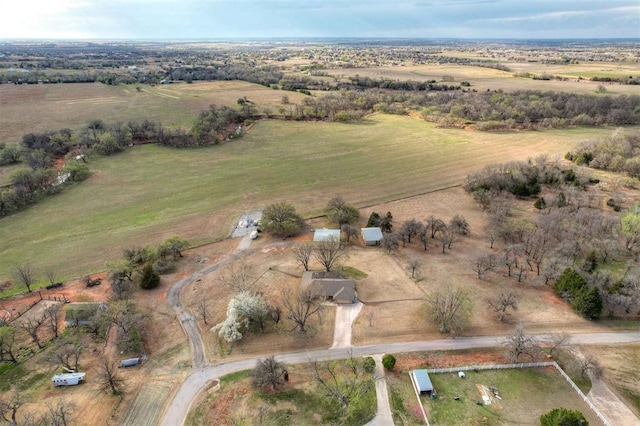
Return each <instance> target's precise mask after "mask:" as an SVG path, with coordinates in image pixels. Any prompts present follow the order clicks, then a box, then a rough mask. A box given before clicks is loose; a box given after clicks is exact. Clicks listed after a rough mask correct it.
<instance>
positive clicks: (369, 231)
mask: <svg viewBox="0 0 640 426" xmlns="http://www.w3.org/2000/svg"><path fill="white" fill-rule="evenodd" d="M361 234H362V240H363V241H364V244H365V245H367V246H377V245H380V242H381V241H382V238H383V237H382V229H380V228H378V227H375V228H362V230H361Z"/></svg>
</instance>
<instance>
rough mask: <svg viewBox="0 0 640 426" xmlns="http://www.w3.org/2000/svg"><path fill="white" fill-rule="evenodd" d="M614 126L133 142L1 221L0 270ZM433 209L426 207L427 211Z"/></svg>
mask: <svg viewBox="0 0 640 426" xmlns="http://www.w3.org/2000/svg"><path fill="white" fill-rule="evenodd" d="M610 132H611V129H606V128H597V129H595V128H594V129H582V128H579V129H570V130H569V129H563V130H553V131H535V132H508V133H482V132H474V131H466V130H459V129H438V128H435V127H434V125H433V124H431V123H427V122H424V121H422V120H415V119H411V118H408V117H404V116H388V115H376V116H373V117H371V118H368V119H366V120H364V121H363V122H361V123H359V124H339V123H325V122H285V121H261V122H258V123H256V124H255V126H254V127H253V128H252V129H251V130H250V131H249V133H248V134H247V135H245V136H244V137H243V138H242V139H240V140H238V141H234V142H229V143H226V144H224V145H219V146H211V147H207V148H199V149H187V150H176V149H171V148H163V147H159V146H155V145H145V146H138V147H134V148H130V149H128V150H127V151H125V152H124V153H121V154H118V155H115V156H113V157H96V158H94V159H92V161H90V164H89V165H90V168H91V170H92V176H91V177H90V178H89V180H87V181H85V182H83V183H80V184H77V185H75V186H72V187H70V188H68V189H66V190H65V191H64V192H63V193H61V194H59V195H55V196H52V197H48V198H46V199H44V200H43V201H41V202H40V203H38V204H36V205H34V206H32V207H29V208H27V209H26V210H24V211H22V212H19V213H17V214H14V215H11V216H8V217H5V218H2V219H0V241H1V242H2V244H0V278H5V277H9V276H10V275H11V270H12V265H14V264H16V263H22V262H29V263H31V264H32V265H33V266H34V268H35V269H36V270H37V271H38V272H39V273H40V275H39V276H40V277H41V278H42V280H43V282H42V284H45V283H44V272H45V271H46V270H49V269H53V270H55V271H57V272H58V276H59V277H60V278H72V277H77V276H80V275H82V274H85V273H88V272H95V271H98V270H101V269H102V268H103V267H104V263H105V261H108V260H114V259H117V258H119V257H120V256H121V253H122V249H123V248H126V247H133V246H143V245H146V244H150V243H158V242H160V241H161V240H162V239H164V238H166V237H169V236H172V235H180V236H182V237H184V238H186V239H187V240H189V241H190V242H191V243H193V244H199V243H205V242H210V241H214V240H217V239H220V238H224V237H226V236H228V235H229V233H230V231H231V229H232V227H233V224H234V223H235V220H236V218H237V217H238V216H239V215H241V214H243V213H245V212H247V211H252V210H255V209H259V208H262V207H264V206H265V205H267V204H270V203H272V202H275V201H287V202H291V203H293V204H294V205H295V206H296V207H297V209H298V211H299V212H300V213H301V214H302V215H304V216H307V217H308V216H312V215H317V214H318V213H320V212H321V211H322V208H323V207H324V206H325V205H326V202H327V201H328V200H329V199H330V198H331V197H333V196H334V195H336V194H339V195H342V196H343V197H344V198H345V199H346V200H347V201H349V202H351V203H354V204H356V205H358V206H365V205H374V204H377V203H380V202H384V201H389V200H393V199H398V198H402V197H409V196H412V195H417V194H421V193H425V192H429V191H435V190H438V189H442V188H446V187H449V186H452V185H458V184H460V183H462V182H463V181H464V178H465V176H466V175H467V174H468V173H469V172H471V171H474V170H477V169H479V168H482V167H483V166H484V165H486V164H489V163H495V162H503V161H507V160H517V159H522V160H524V159H526V158H528V157H531V156H535V155H537V154H540V153H551V154H552V156H554V155H563V154H564V153H565V152H566V151H567V150H569V149H570V148H571V147H572V146H574V145H575V144H576V143H578V142H580V141H582V140H584V139H587V138H592V137H598V136H604V135H607V134H609V133H610ZM428 209H429V206H425V214H426V213H427V212H428Z"/></svg>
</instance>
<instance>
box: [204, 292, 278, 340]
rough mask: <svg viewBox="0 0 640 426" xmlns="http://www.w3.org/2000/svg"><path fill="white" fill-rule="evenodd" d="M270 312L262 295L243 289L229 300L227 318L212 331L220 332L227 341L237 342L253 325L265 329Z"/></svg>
mask: <svg viewBox="0 0 640 426" xmlns="http://www.w3.org/2000/svg"><path fill="white" fill-rule="evenodd" d="M268 314H269V308H268V306H267V303H266V302H265V301H264V299H263V298H262V296H261V295H259V294H256V293H251V292H248V291H241V292H240V293H238V294H236V295H235V296H233V298H232V299H231V300H230V301H229V304H228V305H227V317H226V318H225V320H224V321H222V322H221V323H220V324H216V325H215V326H214V327H212V328H211V331H213V332H214V333H215V332H218V335H219V336H220V337H222V338H223V339H224V340H226V341H227V342H235V341H236V340H240V339H242V333H243V332H244V331H245V330H247V329H248V328H249V327H250V326H251V325H257V326H259V327H260V329H262V330H264V322H265V319H266V318H267V316H268Z"/></svg>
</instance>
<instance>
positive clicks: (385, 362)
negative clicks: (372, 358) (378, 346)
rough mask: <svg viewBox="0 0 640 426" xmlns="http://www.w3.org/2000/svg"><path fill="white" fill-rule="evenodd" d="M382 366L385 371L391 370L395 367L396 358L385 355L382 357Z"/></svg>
mask: <svg viewBox="0 0 640 426" xmlns="http://www.w3.org/2000/svg"><path fill="white" fill-rule="evenodd" d="M382 366H383V367H384V368H385V369H387V370H393V367H395V366H396V357H394V356H393V355H391V354H386V355H385V356H383V357H382Z"/></svg>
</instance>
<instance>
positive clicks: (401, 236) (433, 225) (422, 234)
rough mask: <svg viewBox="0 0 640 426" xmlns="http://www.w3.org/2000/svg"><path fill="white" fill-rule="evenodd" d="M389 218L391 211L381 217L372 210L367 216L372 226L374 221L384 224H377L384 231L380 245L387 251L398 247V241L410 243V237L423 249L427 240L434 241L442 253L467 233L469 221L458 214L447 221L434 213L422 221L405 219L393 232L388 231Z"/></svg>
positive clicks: (405, 243) (426, 248)
mask: <svg viewBox="0 0 640 426" xmlns="http://www.w3.org/2000/svg"><path fill="white" fill-rule="evenodd" d="M391 219H392V215H391V213H387V215H385V216H384V217H381V216H380V215H379V214H377V213H375V212H374V213H372V214H371V216H370V217H369V223H371V224H372V225H373V226H376V225H375V224H376V223H378V224H384V225H385V226H384V227H383V226H380V225H377V226H380V227H381V228H382V229H383V231H385V232H386V234H385V236H384V238H383V240H382V242H381V243H380V247H381V248H382V249H383V250H385V251H387V252H392V251H395V250H397V249H398V248H399V247H400V243H402V246H403V247H405V246H406V245H407V244H411V240H412V239H414V242H415V241H416V240H415V239H416V238H417V240H418V241H419V242H420V244H421V246H422V248H423V249H424V250H425V251H427V250H428V248H429V242H430V241H435V242H436V243H437V245H438V246H439V247H440V248H441V249H442V253H443V254H444V253H446V251H447V250H451V247H452V245H453V243H454V242H456V241H458V240H459V238H460V237H462V236H465V235H469V232H470V230H469V223H468V222H467V220H466V219H465V218H464V216H462V215H460V214H456V215H455V216H453V217H452V218H451V220H450V221H449V222H448V223H446V222H445V221H443V220H442V219H440V218H437V217H435V216H434V215H431V216H429V217H428V218H427V219H426V220H425V221H424V222H420V221H418V220H416V219H410V220H406V221H404V222H403V223H402V225H401V226H400V228H399V229H398V230H397V231H395V232H389V230H390V229H391Z"/></svg>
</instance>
